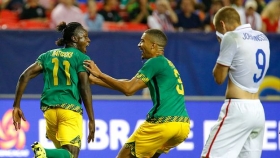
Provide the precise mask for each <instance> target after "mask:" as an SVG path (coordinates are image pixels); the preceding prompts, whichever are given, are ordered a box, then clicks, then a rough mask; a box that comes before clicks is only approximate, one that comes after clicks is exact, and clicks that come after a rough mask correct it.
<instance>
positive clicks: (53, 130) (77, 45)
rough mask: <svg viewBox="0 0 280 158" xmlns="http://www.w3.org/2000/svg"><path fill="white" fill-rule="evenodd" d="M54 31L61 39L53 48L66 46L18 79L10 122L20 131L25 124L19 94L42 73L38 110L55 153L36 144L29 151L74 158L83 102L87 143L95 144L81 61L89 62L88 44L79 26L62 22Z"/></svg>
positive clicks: (41, 58) (38, 157)
mask: <svg viewBox="0 0 280 158" xmlns="http://www.w3.org/2000/svg"><path fill="white" fill-rule="evenodd" d="M57 30H58V31H60V32H62V34H63V37H62V38H60V39H58V40H57V41H56V45H58V46H65V47H64V48H58V49H53V50H49V51H47V52H46V53H43V54H41V55H40V56H39V57H38V58H37V60H36V61H35V63H33V64H31V65H30V66H29V67H28V68H27V69H26V70H25V71H24V72H23V73H22V74H21V75H20V78H19V81H18V83H17V87H16V92H15V100H14V104H13V107H14V109H13V121H14V126H15V129H16V130H19V129H20V125H21V119H23V120H24V121H25V120H26V119H25V117H24V114H23V112H22V110H21V109H20V101H21V98H22V94H23V93H24V90H25V88H26V86H27V84H28V82H29V80H30V79H32V78H34V77H36V76H38V75H39V74H41V73H43V75H44V89H43V93H42V96H41V110H42V111H43V113H44V118H45V119H46V132H47V133H46V135H47V137H48V138H49V139H50V140H51V141H52V142H53V143H54V145H55V147H56V148H57V149H44V148H43V147H42V146H41V144H40V143H38V142H35V143H34V144H33V145H32V149H33V151H34V153H35V157H36V158H46V157H48V158H55V157H57V158H70V157H74V158H77V157H78V155H79V151H80V147H81V138H82V121H83V118H82V113H83V107H82V106H81V101H83V103H84V106H85V109H86V112H87V115H88V118H89V125H88V126H89V135H88V143H89V142H91V141H93V140H94V132H95V120H94V113H93V107H92V94H91V89H90V82H89V77H88V75H89V74H88V72H87V70H86V69H85V67H84V66H83V61H84V60H88V59H90V58H89V57H88V56H87V55H86V54H85V53H86V47H87V46H88V45H89V43H90V39H89V37H88V32H87V30H85V29H84V28H83V26H82V25H81V24H80V23H77V22H71V23H68V24H67V25H66V23H65V22H61V23H60V24H59V25H58V26H57Z"/></svg>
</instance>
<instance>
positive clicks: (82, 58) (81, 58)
mask: <svg viewBox="0 0 280 158" xmlns="http://www.w3.org/2000/svg"><path fill="white" fill-rule="evenodd" d="M85 60H90V57H89V56H87V55H84V54H83V55H82V56H79V62H78V63H79V64H78V65H77V72H88V71H87V69H86V68H85V67H84V64H83V62H84V61H85Z"/></svg>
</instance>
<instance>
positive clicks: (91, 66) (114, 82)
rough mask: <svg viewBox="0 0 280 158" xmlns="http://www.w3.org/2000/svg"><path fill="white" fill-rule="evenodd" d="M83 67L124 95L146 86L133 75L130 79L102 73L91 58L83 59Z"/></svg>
mask: <svg viewBox="0 0 280 158" xmlns="http://www.w3.org/2000/svg"><path fill="white" fill-rule="evenodd" d="M84 65H85V67H86V68H87V69H88V70H89V71H90V73H91V74H92V75H93V76H96V77H97V78H99V79H100V80H102V81H103V82H105V83H106V84H108V85H109V86H110V87H112V88H113V89H114V90H118V91H120V92H122V93H123V94H125V95H126V96H131V95H133V94H134V93H135V92H137V91H138V90H140V89H143V88H145V87H147V85H146V84H145V83H144V82H143V81H142V80H140V79H138V78H136V77H133V78H132V79H131V80H124V79H115V78H113V77H111V76H109V75H106V74H104V73H102V72H101V71H100V70H99V68H98V67H97V66H96V65H95V63H94V62H93V61H91V60H86V61H84Z"/></svg>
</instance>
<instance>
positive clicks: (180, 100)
mask: <svg viewBox="0 0 280 158" xmlns="http://www.w3.org/2000/svg"><path fill="white" fill-rule="evenodd" d="M136 78H138V79H141V80H142V81H143V82H145V83H146V85H147V86H148V88H149V90H150V95H151V98H152V101H153V107H152V109H151V110H150V111H149V113H148V115H147V118H146V120H147V121H148V122H152V123H164V122H189V116H188V113H187V110H186V105H185V99H184V87H183V83H182V80H181V78H180V74H179V72H178V70H177V69H176V68H175V66H174V65H173V63H172V62H171V61H170V60H168V59H167V58H165V57H164V56H163V55H161V56H158V57H155V58H151V59H148V60H147V61H146V62H145V64H144V65H143V67H142V68H141V69H140V70H139V71H138V73H137V75H136Z"/></svg>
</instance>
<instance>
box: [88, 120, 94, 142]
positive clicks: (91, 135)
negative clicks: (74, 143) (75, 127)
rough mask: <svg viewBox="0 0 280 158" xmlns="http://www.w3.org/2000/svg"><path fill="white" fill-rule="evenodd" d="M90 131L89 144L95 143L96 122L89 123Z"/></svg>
mask: <svg viewBox="0 0 280 158" xmlns="http://www.w3.org/2000/svg"><path fill="white" fill-rule="evenodd" d="M88 129H89V131H88V132H89V134H88V143H90V142H94V134H95V122H94V121H89V123H88Z"/></svg>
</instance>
